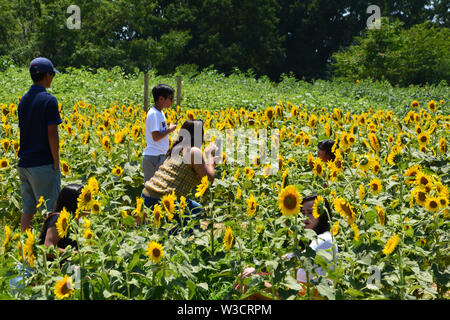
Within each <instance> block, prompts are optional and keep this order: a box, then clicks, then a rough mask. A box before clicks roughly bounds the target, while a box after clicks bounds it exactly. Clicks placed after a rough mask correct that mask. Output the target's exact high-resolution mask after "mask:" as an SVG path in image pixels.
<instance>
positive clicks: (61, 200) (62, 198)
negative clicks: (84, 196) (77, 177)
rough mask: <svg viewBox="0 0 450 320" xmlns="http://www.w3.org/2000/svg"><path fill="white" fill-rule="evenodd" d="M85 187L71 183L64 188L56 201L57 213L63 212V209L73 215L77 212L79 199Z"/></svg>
mask: <svg viewBox="0 0 450 320" xmlns="http://www.w3.org/2000/svg"><path fill="white" fill-rule="evenodd" d="M82 189H83V185H81V184H77V183H71V184H68V185H67V186H65V187H64V188H62V190H61V191H60V192H59V196H58V200H56V205H55V212H61V210H62V209H63V208H66V210H67V211H68V212H70V213H72V214H74V213H75V211H76V210H77V203H78V197H79V196H80V194H81V190H82Z"/></svg>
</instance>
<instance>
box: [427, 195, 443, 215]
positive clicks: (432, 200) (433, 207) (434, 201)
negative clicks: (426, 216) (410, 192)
mask: <svg viewBox="0 0 450 320" xmlns="http://www.w3.org/2000/svg"><path fill="white" fill-rule="evenodd" d="M439 206H440V205H439V199H438V198H436V197H427V198H426V200H425V209H427V210H428V211H429V212H437V211H439Z"/></svg>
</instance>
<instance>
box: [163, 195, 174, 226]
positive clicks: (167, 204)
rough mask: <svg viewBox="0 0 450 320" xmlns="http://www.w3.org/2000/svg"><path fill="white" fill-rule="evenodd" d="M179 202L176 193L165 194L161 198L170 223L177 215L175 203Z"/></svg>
mask: <svg viewBox="0 0 450 320" xmlns="http://www.w3.org/2000/svg"><path fill="white" fill-rule="evenodd" d="M176 200H177V196H176V195H175V192H172V193H168V194H165V195H164V196H163V197H162V198H161V203H162V207H163V208H164V210H165V211H166V213H167V218H168V219H169V221H172V218H173V215H174V214H175V201H176Z"/></svg>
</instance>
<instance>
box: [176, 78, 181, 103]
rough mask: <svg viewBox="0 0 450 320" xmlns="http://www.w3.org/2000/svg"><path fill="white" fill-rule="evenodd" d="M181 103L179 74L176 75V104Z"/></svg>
mask: <svg viewBox="0 0 450 320" xmlns="http://www.w3.org/2000/svg"><path fill="white" fill-rule="evenodd" d="M180 103H181V76H177V106H179V105H180Z"/></svg>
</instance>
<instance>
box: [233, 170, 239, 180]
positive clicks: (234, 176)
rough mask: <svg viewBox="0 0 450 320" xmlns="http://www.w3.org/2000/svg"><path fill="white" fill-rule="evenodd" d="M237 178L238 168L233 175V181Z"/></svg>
mask: <svg viewBox="0 0 450 320" xmlns="http://www.w3.org/2000/svg"><path fill="white" fill-rule="evenodd" d="M238 178H239V168H237V170H236V172H235V174H234V175H233V181H234V182H236V181H237V179H238Z"/></svg>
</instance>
